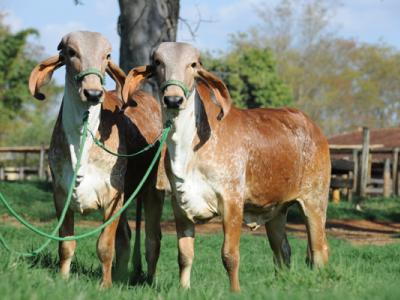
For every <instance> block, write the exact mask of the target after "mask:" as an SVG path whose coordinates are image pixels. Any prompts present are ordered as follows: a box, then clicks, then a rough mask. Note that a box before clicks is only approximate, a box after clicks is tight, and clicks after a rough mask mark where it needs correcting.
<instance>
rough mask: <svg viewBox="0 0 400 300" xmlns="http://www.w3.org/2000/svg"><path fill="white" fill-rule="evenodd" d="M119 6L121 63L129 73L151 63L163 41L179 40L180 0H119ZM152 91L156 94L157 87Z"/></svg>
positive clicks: (151, 86) (151, 87) (149, 87)
mask: <svg viewBox="0 0 400 300" xmlns="http://www.w3.org/2000/svg"><path fill="white" fill-rule="evenodd" d="M119 7H120V11H121V14H120V16H119V19H118V33H119V35H120V37H121V47H120V61H119V64H120V66H121V68H122V69H123V70H124V71H125V72H128V71H129V70H130V69H132V68H133V67H137V66H141V65H146V64H149V63H150V55H151V53H152V51H153V50H154V48H155V47H156V46H157V45H158V44H160V43H161V42H168V41H175V40H176V31H177V26H178V17H179V0H119ZM148 89H152V90H153V91H155V88H154V84H151V85H150V86H148V87H146V90H148Z"/></svg>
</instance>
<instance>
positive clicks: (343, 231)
mask: <svg viewBox="0 0 400 300" xmlns="http://www.w3.org/2000/svg"><path fill="white" fill-rule="evenodd" d="M0 223H2V224H5V223H7V224H8V225H13V226H16V227H21V226H22V225H21V224H20V223H19V222H18V221H16V220H15V219H14V218H12V217H10V216H8V215H6V214H4V215H2V216H0ZM32 223H33V224H34V225H43V224H45V223H43V222H37V221H33V222H32ZM100 224H101V223H100V222H97V221H79V222H78V223H77V226H80V227H95V226H99V225H100ZM129 225H130V227H131V228H132V229H133V230H134V229H135V222H133V221H130V222H129ZM161 226H162V231H163V233H165V234H175V222H174V221H164V222H162V224H161ZM141 227H142V228H144V223H143V222H142V226H141ZM286 228H287V231H288V232H289V233H291V234H293V235H295V236H296V237H299V238H303V239H305V238H307V233H306V228H305V226H304V224H293V223H289V224H287V226H286ZM243 232H245V233H249V234H254V235H265V228H263V227H259V228H258V229H257V230H254V231H251V230H250V229H249V228H248V227H247V226H243ZM326 232H327V234H328V236H334V237H336V238H340V239H344V240H347V241H349V242H351V243H352V244H354V245H371V244H373V245H386V244H389V243H394V242H399V241H400V223H392V222H379V221H375V222H373V221H367V220H328V221H327V224H326ZM196 233H198V234H214V233H222V224H221V221H220V220H218V219H215V220H212V221H211V222H208V223H206V224H198V225H196Z"/></svg>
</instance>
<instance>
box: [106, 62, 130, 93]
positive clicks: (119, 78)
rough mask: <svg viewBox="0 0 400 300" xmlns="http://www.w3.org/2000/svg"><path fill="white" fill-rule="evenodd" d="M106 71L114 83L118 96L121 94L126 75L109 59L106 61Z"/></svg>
mask: <svg viewBox="0 0 400 300" xmlns="http://www.w3.org/2000/svg"><path fill="white" fill-rule="evenodd" d="M106 72H107V74H108V75H110V77H111V78H112V79H113V80H114V81H115V83H116V88H115V89H116V91H117V94H118V95H119V96H121V93H122V88H123V87H124V84H125V79H126V75H125V72H124V71H122V69H121V68H120V67H118V66H117V65H116V64H114V63H113V62H112V61H111V60H109V61H108V64H107V68H106Z"/></svg>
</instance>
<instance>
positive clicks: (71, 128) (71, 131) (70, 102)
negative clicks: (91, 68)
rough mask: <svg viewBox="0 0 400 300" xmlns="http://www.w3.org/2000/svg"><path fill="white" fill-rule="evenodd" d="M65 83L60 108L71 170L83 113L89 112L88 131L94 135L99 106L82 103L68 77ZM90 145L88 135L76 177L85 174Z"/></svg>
mask: <svg viewBox="0 0 400 300" xmlns="http://www.w3.org/2000/svg"><path fill="white" fill-rule="evenodd" d="M65 82H66V84H65V91H64V96H63V106H62V127H63V130H64V133H65V135H66V137H67V142H68V147H69V153H70V157H71V163H72V168H75V165H76V162H77V158H78V155H79V149H80V141H81V137H82V134H83V118H84V116H85V113H86V112H87V111H89V119H88V129H90V130H91V131H92V132H93V133H94V134H95V133H96V132H97V130H98V128H99V124H100V113H101V104H100V103H99V104H96V105H91V104H88V102H82V100H81V98H80V96H79V93H78V91H77V89H76V87H75V86H74V84H73V83H72V82H70V81H69V80H68V77H66V80H65ZM92 144H93V142H92V139H91V138H90V134H88V138H87V139H86V141H85V146H84V150H83V153H82V158H81V168H80V169H79V172H78V175H81V176H82V175H83V174H84V172H85V168H86V166H87V162H88V159H89V155H88V154H89V149H90V147H91V145H92Z"/></svg>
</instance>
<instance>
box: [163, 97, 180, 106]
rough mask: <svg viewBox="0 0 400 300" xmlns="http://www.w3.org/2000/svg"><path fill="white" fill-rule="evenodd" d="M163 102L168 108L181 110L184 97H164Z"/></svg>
mask: <svg viewBox="0 0 400 300" xmlns="http://www.w3.org/2000/svg"><path fill="white" fill-rule="evenodd" d="M163 100H164V103H165V105H166V106H167V107H168V108H179V106H180V105H181V104H182V103H183V97H181V96H164V98H163Z"/></svg>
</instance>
